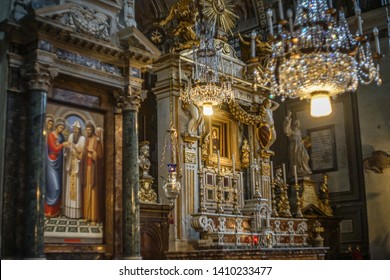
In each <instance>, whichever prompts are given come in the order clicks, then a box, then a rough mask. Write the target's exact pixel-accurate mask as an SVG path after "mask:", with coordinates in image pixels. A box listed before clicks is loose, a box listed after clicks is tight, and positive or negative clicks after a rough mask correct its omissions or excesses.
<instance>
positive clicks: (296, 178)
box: [294, 165, 298, 185]
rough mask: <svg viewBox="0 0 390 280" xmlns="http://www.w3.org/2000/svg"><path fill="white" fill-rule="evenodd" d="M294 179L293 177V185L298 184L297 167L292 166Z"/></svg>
mask: <svg viewBox="0 0 390 280" xmlns="http://www.w3.org/2000/svg"><path fill="white" fill-rule="evenodd" d="M294 177H295V184H296V185H297V184H298V174H297V166H296V165H294Z"/></svg>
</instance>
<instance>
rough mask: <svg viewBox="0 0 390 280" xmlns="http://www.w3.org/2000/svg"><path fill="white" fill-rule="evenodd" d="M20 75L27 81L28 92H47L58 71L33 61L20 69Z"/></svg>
mask: <svg viewBox="0 0 390 280" xmlns="http://www.w3.org/2000/svg"><path fill="white" fill-rule="evenodd" d="M21 75H22V77H23V78H25V79H27V83H28V88H29V89H30V90H43V91H46V92H47V91H49V88H50V84H51V81H52V79H53V78H54V77H56V76H57V75H58V69H56V68H54V67H52V66H49V65H44V64H42V63H41V62H38V61H35V62H33V63H31V64H28V65H27V66H26V67H25V68H22V69H21Z"/></svg>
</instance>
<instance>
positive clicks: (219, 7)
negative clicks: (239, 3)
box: [200, 0, 238, 32]
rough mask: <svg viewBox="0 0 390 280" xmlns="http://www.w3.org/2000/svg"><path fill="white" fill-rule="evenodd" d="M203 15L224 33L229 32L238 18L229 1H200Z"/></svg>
mask: <svg viewBox="0 0 390 280" xmlns="http://www.w3.org/2000/svg"><path fill="white" fill-rule="evenodd" d="M200 3H201V5H202V7H203V14H204V15H205V16H206V17H207V18H208V19H209V20H210V21H212V22H215V24H216V25H217V26H218V27H221V28H222V30H223V31H225V32H231V30H232V28H233V27H234V26H235V25H236V19H238V16H237V15H236V14H234V5H233V3H232V1H231V0H201V2H200Z"/></svg>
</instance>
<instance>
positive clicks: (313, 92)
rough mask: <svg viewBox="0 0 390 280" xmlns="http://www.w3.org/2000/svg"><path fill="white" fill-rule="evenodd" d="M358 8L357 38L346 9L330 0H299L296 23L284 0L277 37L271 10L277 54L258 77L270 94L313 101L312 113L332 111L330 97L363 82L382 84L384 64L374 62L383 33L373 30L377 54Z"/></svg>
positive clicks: (270, 27)
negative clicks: (338, 7) (381, 65)
mask: <svg viewBox="0 0 390 280" xmlns="http://www.w3.org/2000/svg"><path fill="white" fill-rule="evenodd" d="M328 4H329V5H328ZM355 7H356V8H355V12H356V15H357V17H358V26H359V28H358V31H357V34H356V36H353V35H352V34H351V32H350V31H349V28H348V24H347V21H346V18H345V15H344V13H343V12H342V11H339V12H338V13H337V11H336V10H335V9H334V8H333V4H332V1H331V0H330V1H329V3H328V2H327V1H326V0H301V1H299V2H298V5H297V9H296V14H295V23H294V24H293V19H292V16H293V13H292V11H291V10H288V11H287V18H288V20H285V19H284V15H283V8H282V4H281V0H279V17H280V19H281V20H280V21H279V25H278V30H277V34H275V35H274V32H273V26H272V11H271V10H268V11H267V21H268V26H269V29H270V35H271V36H270V37H271V42H270V43H271V46H272V55H271V57H270V58H269V59H268V60H267V62H266V63H265V65H263V66H260V67H261V69H259V70H260V71H258V72H257V74H258V75H257V77H258V80H257V81H258V82H261V83H266V84H268V85H269V86H270V88H271V95H273V96H281V99H282V100H284V99H285V98H299V99H301V100H302V99H309V100H311V114H312V116H325V115H328V114H330V113H331V111H332V109H331V105H330V97H333V98H334V97H336V96H337V95H339V94H341V93H343V92H346V91H356V89H357V86H358V84H359V82H360V83H361V84H369V83H371V82H372V81H375V82H376V83H377V84H378V85H380V84H381V79H380V77H379V65H378V63H375V62H374V60H375V59H378V60H379V58H380V50H379V38H378V31H377V29H374V36H375V41H376V46H377V50H376V53H375V55H373V53H372V51H371V46H370V43H369V41H368V39H367V38H366V37H365V36H364V35H363V30H362V25H361V22H362V21H361V13H360V9H359V8H358V7H357V5H356V6H355ZM262 67H264V68H265V69H263V68H262ZM260 72H261V73H262V74H261V75H260V74H259V73H260ZM324 102H325V103H324Z"/></svg>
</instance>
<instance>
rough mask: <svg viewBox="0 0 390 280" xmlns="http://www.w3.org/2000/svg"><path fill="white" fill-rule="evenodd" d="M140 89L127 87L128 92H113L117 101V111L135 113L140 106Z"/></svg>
mask: <svg viewBox="0 0 390 280" xmlns="http://www.w3.org/2000/svg"><path fill="white" fill-rule="evenodd" d="M141 93H142V90H141V89H136V88H133V87H131V86H129V87H128V91H126V92H124V91H122V90H116V91H114V93H113V94H114V98H115V99H116V101H117V104H116V107H117V109H118V111H122V110H131V111H137V112H138V109H139V107H140V106H141Z"/></svg>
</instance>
